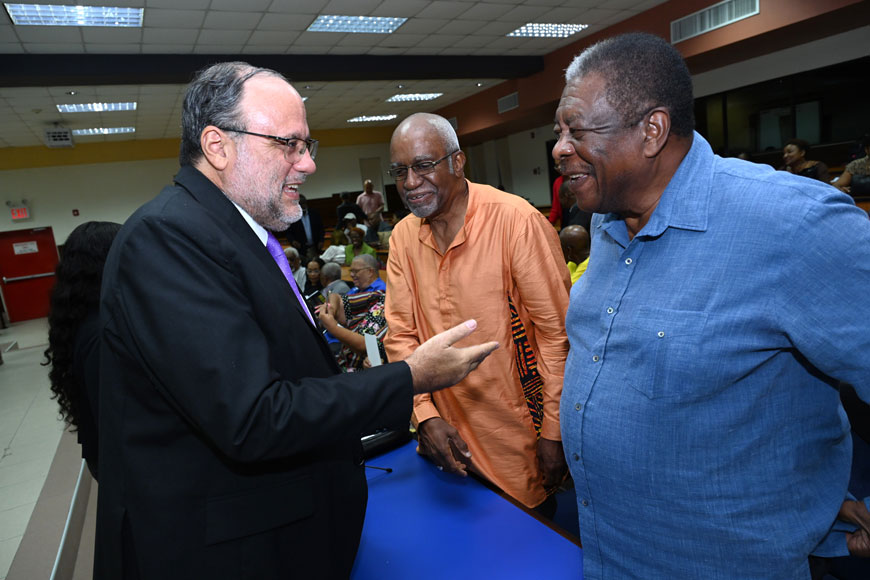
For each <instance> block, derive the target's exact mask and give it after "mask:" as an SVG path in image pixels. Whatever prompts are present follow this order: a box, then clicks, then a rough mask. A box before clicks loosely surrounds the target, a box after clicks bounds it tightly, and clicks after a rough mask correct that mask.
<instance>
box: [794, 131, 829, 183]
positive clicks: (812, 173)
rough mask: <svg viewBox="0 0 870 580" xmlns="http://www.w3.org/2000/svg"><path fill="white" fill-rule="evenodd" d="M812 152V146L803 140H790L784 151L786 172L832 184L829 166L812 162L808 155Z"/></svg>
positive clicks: (819, 162)
mask: <svg viewBox="0 0 870 580" xmlns="http://www.w3.org/2000/svg"><path fill="white" fill-rule="evenodd" d="M809 152H810V144H809V143H808V142H806V141H804V140H803V139H789V140H788V141H786V144H785V147H783V149H782V161H783V163H785V170H786V171H788V172H789V173H794V174H795V175H802V176H804V177H809V178H810V179H818V180H819V181H822V182H824V183H830V182H831V178H830V176H828V166H827V165H825V164H824V163H822V162H821V161H810V160H809V159H807V154H808V153H809Z"/></svg>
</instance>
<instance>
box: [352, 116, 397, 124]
mask: <svg viewBox="0 0 870 580" xmlns="http://www.w3.org/2000/svg"><path fill="white" fill-rule="evenodd" d="M397 116H398V115H362V116H360V117H354V118H353V119H348V120H347V122H348V123H374V122H377V121H392V120H393V119H395V118H396V117H397Z"/></svg>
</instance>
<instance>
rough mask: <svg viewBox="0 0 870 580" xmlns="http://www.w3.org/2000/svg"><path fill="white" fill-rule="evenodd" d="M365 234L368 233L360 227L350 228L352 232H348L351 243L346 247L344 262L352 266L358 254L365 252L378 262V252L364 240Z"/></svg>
mask: <svg viewBox="0 0 870 580" xmlns="http://www.w3.org/2000/svg"><path fill="white" fill-rule="evenodd" d="M365 235H366V233H365V232H364V231H362V230H361V229H359V228H353V229H351V230H350V233H349V234H348V237H349V238H350V243H349V244H348V245H346V246H345V247H344V263H345V265H346V266H350V265H351V262H352V261H353V259H354V258H355V257H356V256H360V255H363V254H368V255H370V256H372V257H373V258H374V259H375V261H376V262H377V259H378V252H377V250H375V249H374V248H373V247H371V246H370V245H368V244H367V243H365V242H364V241H363V238H364V237H365Z"/></svg>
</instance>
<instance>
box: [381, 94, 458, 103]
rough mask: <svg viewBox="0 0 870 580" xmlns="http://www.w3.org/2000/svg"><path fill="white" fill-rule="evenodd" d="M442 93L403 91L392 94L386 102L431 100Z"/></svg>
mask: <svg viewBox="0 0 870 580" xmlns="http://www.w3.org/2000/svg"><path fill="white" fill-rule="evenodd" d="M443 94H444V93H404V94H398V95H393V96H392V97H390V98H389V99H387V101H386V102H388V103H406V102H409V101H431V100H433V99H437V98H438V97H440V96H441V95H443Z"/></svg>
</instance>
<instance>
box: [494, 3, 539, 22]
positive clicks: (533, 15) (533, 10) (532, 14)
mask: <svg viewBox="0 0 870 580" xmlns="http://www.w3.org/2000/svg"><path fill="white" fill-rule="evenodd" d="M548 10H549V9H548V8H547V7H546V6H517V7H515V8H514V9H513V10H511V11H510V12H508V13H506V14H504V15H502V16H501V17H500V18H499V20H502V21H504V22H522V23H526V22H541V20H540V16H541V15H542V14H546V13H547V11H548Z"/></svg>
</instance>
